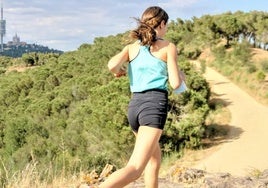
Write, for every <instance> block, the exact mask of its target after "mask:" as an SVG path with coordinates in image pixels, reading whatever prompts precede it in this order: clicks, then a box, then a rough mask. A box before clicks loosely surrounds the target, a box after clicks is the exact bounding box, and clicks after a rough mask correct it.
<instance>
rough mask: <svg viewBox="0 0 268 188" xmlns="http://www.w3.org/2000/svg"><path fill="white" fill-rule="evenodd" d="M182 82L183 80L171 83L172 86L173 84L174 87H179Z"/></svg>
mask: <svg viewBox="0 0 268 188" xmlns="http://www.w3.org/2000/svg"><path fill="white" fill-rule="evenodd" d="M181 82H182V81H181V80H180V81H178V82H174V83H170V86H171V88H172V89H177V88H179V87H180V85H181Z"/></svg>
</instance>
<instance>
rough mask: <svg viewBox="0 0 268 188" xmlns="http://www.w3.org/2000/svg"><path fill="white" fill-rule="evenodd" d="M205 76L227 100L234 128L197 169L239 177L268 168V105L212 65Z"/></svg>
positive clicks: (200, 162)
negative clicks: (260, 101)
mask: <svg viewBox="0 0 268 188" xmlns="http://www.w3.org/2000/svg"><path fill="white" fill-rule="evenodd" d="M204 76H205V78H206V79H207V81H208V82H210V83H211V89H212V92H214V93H215V94H216V95H217V97H218V98H219V99H221V100H224V101H225V102H226V104H227V107H228V109H229V110H230V112H231V116H232V117H231V122H230V127H231V128H230V134H229V138H228V139H227V142H225V143H223V144H222V145H221V146H220V149H218V150H217V151H215V152H214V153H212V154H211V155H209V156H208V157H206V158H205V159H202V160H201V161H199V162H197V164H196V165H194V166H193V168H198V169H203V170H206V171H208V172H229V173H231V174H232V175H238V176H244V175H248V174H249V173H251V172H252V171H254V170H261V171H262V170H264V169H268V146H267V143H268V107H267V106H264V105H261V104H259V103H258V102H256V101H255V100H254V98H252V97H251V96H249V95H248V94H247V93H246V92H244V91H243V90H242V89H240V88H239V87H238V86H236V85H235V84H233V83H232V82H231V81H230V80H229V79H227V78H226V77H224V76H222V75H221V74H219V73H218V72H216V71H215V70H213V69H211V68H209V67H207V70H206V73H205V74H204Z"/></svg>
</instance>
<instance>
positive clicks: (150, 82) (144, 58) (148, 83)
mask: <svg viewBox="0 0 268 188" xmlns="http://www.w3.org/2000/svg"><path fill="white" fill-rule="evenodd" d="M128 77H129V81H130V91H131V92H142V91H146V90H150V89H162V90H167V87H168V86H167V81H168V72H167V63H165V62H164V61H163V60H161V59H159V58H156V57H155V56H153V55H152V54H151V52H150V47H149V46H140V50H139V53H138V55H137V56H136V57H135V58H134V59H133V60H132V61H130V62H129V64H128Z"/></svg>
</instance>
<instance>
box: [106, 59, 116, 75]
mask: <svg viewBox="0 0 268 188" xmlns="http://www.w3.org/2000/svg"><path fill="white" fill-rule="evenodd" d="M107 67H108V70H109V71H110V72H112V73H115V72H117V69H116V66H114V65H113V63H112V62H111V61H109V62H108V65H107Z"/></svg>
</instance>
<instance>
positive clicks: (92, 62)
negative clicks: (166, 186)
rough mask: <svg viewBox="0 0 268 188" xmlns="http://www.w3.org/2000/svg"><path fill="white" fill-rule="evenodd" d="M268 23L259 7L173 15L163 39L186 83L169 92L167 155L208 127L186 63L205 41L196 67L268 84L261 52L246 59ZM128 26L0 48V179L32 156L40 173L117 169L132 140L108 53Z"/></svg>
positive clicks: (124, 93) (197, 81)
mask: <svg viewBox="0 0 268 188" xmlns="http://www.w3.org/2000/svg"><path fill="white" fill-rule="evenodd" d="M267 22H268V15H267V13H265V12H257V11H256V12H250V13H243V12H236V13H224V14H221V15H215V16H210V15H205V16H202V17H200V18H196V17H195V18H193V19H192V20H185V21H183V20H181V19H177V20H176V21H171V23H170V24H169V31H168V33H167V38H168V39H169V40H171V41H172V42H174V43H175V44H176V45H177V47H178V50H179V53H180V55H179V62H178V63H179V66H180V67H181V69H182V70H183V71H184V72H185V73H186V76H187V86H188V87H189V90H188V91H187V92H185V93H183V94H182V95H178V96H176V95H174V94H172V91H171V90H170V92H169V93H170V113H169V116H168V120H167V123H166V127H165V131H164V135H163V137H162V139H161V145H162V150H163V153H164V154H169V153H171V152H179V150H180V149H182V148H193V149H198V148H201V147H202V139H203V138H204V137H205V136H206V137H210V136H213V135H211V134H210V133H208V131H206V130H207V128H208V126H207V125H205V120H206V117H207V115H208V113H209V111H213V110H214V108H213V109H211V105H210V104H209V99H210V89H209V85H208V83H207V81H206V80H205V79H204V78H203V77H202V73H201V72H200V71H197V70H195V68H194V66H193V65H192V64H191V63H190V60H193V59H197V58H199V59H200V58H201V57H202V52H204V50H205V49H208V48H209V49H211V53H213V57H214V59H213V61H207V60H206V59H201V63H202V65H203V69H205V66H206V64H209V65H210V66H215V67H216V68H217V69H219V70H222V71H223V72H226V71H225V70H229V69H231V70H233V71H227V73H228V75H229V76H232V74H235V72H236V71H235V70H237V71H239V70H240V69H241V70H244V72H245V70H246V72H247V73H250V74H253V75H255V76H256V77H257V79H256V80H257V81H258V84H259V85H258V87H262V88H263V87H265V82H264V81H265V75H267V67H268V66H267V64H268V62H267V59H266V60H265V59H264V60H263V61H262V62H260V63H259V64H258V65H257V64H255V62H253V61H251V60H250V59H251V56H252V55H251V53H250V52H251V50H252V47H258V48H262V50H263V51H265V50H267V44H268V37H267V35H268V32H267V27H268V23H267ZM127 35H128V32H126V33H122V34H118V35H116V36H108V37H99V38H96V39H95V40H94V43H93V44H82V45H81V46H80V47H79V49H77V50H76V51H73V52H66V53H63V54H53V53H51V54H42V53H29V54H24V55H23V56H22V58H15V59H14V58H10V57H3V56H2V57H1V59H0V156H1V164H2V165H0V166H1V168H0V178H1V185H2V186H6V185H10V184H12V180H11V179H12V178H11V177H13V174H15V173H16V172H18V171H21V170H23V169H24V168H25V166H27V164H29V163H34V164H36V169H37V171H38V173H40V176H39V177H43V178H42V179H43V180H44V181H52V178H53V177H54V176H56V175H62V172H64V174H75V173H79V172H81V171H89V170H92V169H96V170H97V171H98V172H100V171H101V169H102V168H103V167H104V166H105V164H107V163H109V164H113V165H115V166H116V167H117V168H119V167H121V166H122V165H124V164H125V162H126V160H127V159H128V157H129V155H130V153H131V151H132V146H133V141H134V136H133V133H132V132H131V130H130V128H129V126H128V121H127V117H126V110H127V105H128V101H129V98H130V95H131V93H130V92H129V86H128V79H127V77H126V78H120V79H117V78H114V77H113V75H112V74H111V73H109V71H108V69H107V62H108V60H109V58H110V57H111V56H113V55H114V54H115V53H116V52H119V51H120V50H121V49H122V47H123V46H124V44H125V38H126V36H127ZM223 39H225V40H223ZM222 41H224V43H222ZM230 49H231V50H230ZM246 50H247V51H246ZM265 52H267V51H265ZM200 55H201V56H200ZM16 65H24V66H25V67H26V69H25V71H23V72H17V71H11V72H10V71H8V68H9V67H10V66H16ZM259 65H260V66H259ZM27 67H32V68H31V69H27ZM33 67H34V68H33ZM252 67H253V68H252ZM263 75H264V76H263ZM247 83H250V80H248V82H247ZM246 85H247V84H246ZM256 87H257V86H256ZM265 97H266V98H268V94H267V90H266V95H265V94H264V96H263V98H264V99H265ZM205 132H206V134H205ZM48 167H52V171H53V173H51V171H50V170H46V169H47V168H48ZM51 174H52V175H51ZM42 179H41V180H40V181H42Z"/></svg>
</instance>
